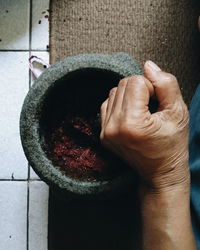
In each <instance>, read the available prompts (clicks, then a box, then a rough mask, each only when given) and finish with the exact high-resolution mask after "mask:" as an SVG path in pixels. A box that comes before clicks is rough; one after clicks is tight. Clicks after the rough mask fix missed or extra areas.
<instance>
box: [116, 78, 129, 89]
mask: <svg viewBox="0 0 200 250" xmlns="http://www.w3.org/2000/svg"><path fill="white" fill-rule="evenodd" d="M127 81H128V77H126V78H123V79H121V80H120V81H119V84H118V86H120V87H125V86H126V84H127Z"/></svg>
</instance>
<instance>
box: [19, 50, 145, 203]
mask: <svg viewBox="0 0 200 250" xmlns="http://www.w3.org/2000/svg"><path fill="white" fill-rule="evenodd" d="M87 68H97V69H102V70H108V71H111V72H115V73H117V74H119V75H120V76H121V78H124V77H127V76H131V75H134V74H142V72H141V70H140V68H139V66H138V64H137V63H136V62H135V60H134V59H133V58H132V57H130V56H129V55H128V54H126V53H123V52H119V53H117V54H114V55H108V54H80V55H77V56H72V57H68V58H66V59H64V60H63V61H60V62H58V63H56V64H55V65H53V66H51V67H50V68H48V69H46V70H45V71H44V73H43V74H42V75H41V76H40V77H39V78H38V79H37V80H36V81H35V83H34V84H33V86H32V87H31V89H30V90H29V92H28V94H27V96H26V98H25V100H24V104H23V107H22V111H21V117H20V135H21V141H22V146H23V149H24V152H25V155H26V157H27V159H28V161H29V163H30V165H31V166H32V168H33V169H34V170H35V172H36V173H37V174H38V175H39V177H40V178H41V179H42V180H44V181H45V182H46V183H47V184H48V185H49V186H50V187H51V188H52V189H53V190H55V191H56V192H58V193H60V194H62V195H64V196H65V195H66V196H67V197H69V196H70V197H75V198H89V199H90V198H92V199H98V198H101V199H102V198H108V197H109V198H110V197H114V196H118V195H119V194H124V192H126V191H127V190H130V189H132V187H133V186H134V174H133V173H132V171H130V170H127V171H126V172H125V173H124V174H123V175H121V176H118V177H116V178H114V179H111V180H109V181H96V182H87V181H77V180H74V179H72V178H70V177H68V176H66V175H64V174H62V173H61V171H59V168H58V167H55V166H54V165H53V164H52V162H51V161H50V160H49V159H48V158H47V156H46V154H45V152H44V151H43V149H42V147H41V143H42V136H41V134H40V118H41V112H42V107H43V104H44V100H45V96H46V94H47V93H48V90H49V89H50V88H52V87H55V85H56V83H57V82H58V81H59V79H61V78H63V77H64V76H66V75H67V74H69V73H70V72H73V71H76V70H79V69H87ZM102 72H103V71H102Z"/></svg>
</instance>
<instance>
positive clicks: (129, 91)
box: [122, 75, 153, 115]
mask: <svg viewBox="0 0 200 250" xmlns="http://www.w3.org/2000/svg"><path fill="white" fill-rule="evenodd" d="M151 95H153V87H152V84H151V83H150V82H149V81H148V80H147V79H145V77H143V76H139V75H136V76H132V77H130V78H129V80H128V83H127V85H126V89H125V93H124V98H123V104H122V109H123V111H124V112H126V113H130V114H134V115H140V114H142V113H144V112H149V107H148V104H149V99H150V96H151Z"/></svg>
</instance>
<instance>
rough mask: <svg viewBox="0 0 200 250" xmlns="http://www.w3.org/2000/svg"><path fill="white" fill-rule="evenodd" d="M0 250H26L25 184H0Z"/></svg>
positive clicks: (15, 182) (21, 182)
mask: <svg viewBox="0 0 200 250" xmlns="http://www.w3.org/2000/svg"><path fill="white" fill-rule="evenodd" d="M0 222H1V223H0V225H1V230H0V231H1V233H0V249H2V250H4V249H6V250H26V235H27V233H26V232H27V182H26V181H2V182H0Z"/></svg>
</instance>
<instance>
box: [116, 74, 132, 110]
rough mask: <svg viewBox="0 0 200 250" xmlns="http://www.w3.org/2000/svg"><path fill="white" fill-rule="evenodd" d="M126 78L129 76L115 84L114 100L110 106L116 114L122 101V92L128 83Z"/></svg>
mask: <svg viewBox="0 0 200 250" xmlns="http://www.w3.org/2000/svg"><path fill="white" fill-rule="evenodd" d="M128 79H129V77H126V78H124V79H122V80H121V81H120V82H119V84H118V86H117V91H116V94H115V100H114V103H113V108H112V111H113V112H115V113H116V114H117V113H119V112H120V110H121V107H122V102H123V98H124V92H125V89H126V85H127V83H128Z"/></svg>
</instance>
